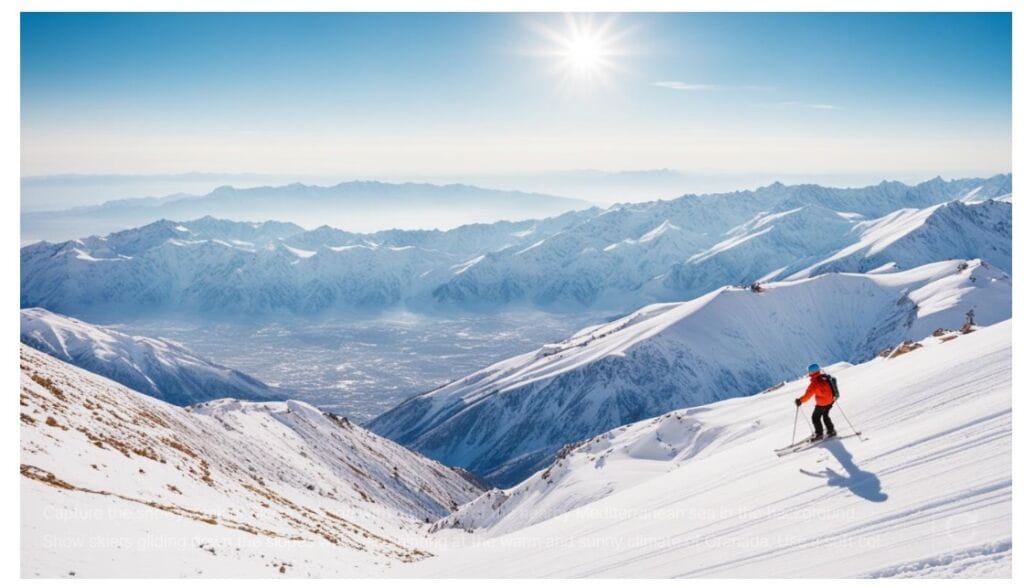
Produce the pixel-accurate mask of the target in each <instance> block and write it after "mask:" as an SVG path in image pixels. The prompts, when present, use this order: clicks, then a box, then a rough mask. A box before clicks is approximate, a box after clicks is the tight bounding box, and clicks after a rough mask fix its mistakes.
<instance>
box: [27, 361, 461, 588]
mask: <svg viewBox="0 0 1024 588" xmlns="http://www.w3.org/2000/svg"><path fill="white" fill-rule="evenodd" d="M21 370H22V383H21V474H22V476H23V479H22V490H21V497H22V498H21V508H22V512H21V520H22V535H21V539H22V545H23V546H24V549H23V550H22V573H23V574H24V575H26V576H34V575H46V576H53V575H57V574H66V573H68V572H71V573H73V574H74V575H76V576H79V577H81V576H104V577H110V576H128V577H139V576H162V577H168V576H171V577H180V576H200V575H202V576H211V575H213V576H232V577H237V576H260V575H266V576H271V575H273V576H279V575H280V574H295V575H300V576H306V575H314V576H322V575H349V576H351V575H364V574H370V573H373V570H374V569H375V568H379V567H380V566H386V565H390V564H391V563H393V562H399V561H411V560H415V559H419V558H421V557H425V556H427V555H428V553H427V552H426V551H424V550H423V549H422V548H423V546H424V540H423V537H422V534H421V533H420V531H419V528H420V526H421V525H423V524H424V521H430V520H434V519H436V518H437V517H440V516H443V515H445V514H447V513H449V512H450V511H451V510H452V509H453V508H455V506H456V505H458V504H462V503H464V502H466V501H468V500H470V499H472V498H474V497H475V496H477V495H478V494H479V493H480V491H481V489H480V488H479V487H478V486H477V485H476V484H475V483H474V482H473V481H471V478H470V477H468V476H465V475H463V474H460V473H459V472H457V471H455V470H452V469H449V468H447V467H445V466H443V465H441V464H439V463H437V462H434V461H432V460H429V459H426V458H424V457H422V456H420V455H417V454H415V453H413V452H411V451H409V450H407V449H405V448H403V447H401V446H399V445H397V444H395V443H393V442H391V441H388V440H387V439H384V438H381V437H378V436H377V435H374V434H372V433H370V432H368V431H366V430H364V429H361V428H360V427H357V426H355V425H353V424H351V423H350V422H348V421H347V420H345V419H344V418H341V417H335V416H333V415H330V414H325V413H322V412H320V411H319V410H317V409H315V408H313V407H312V406H309V405H307V404H304V403H301V402H295V401H287V402H269V403H251V402H243V401H238V400H218V401H213V402H210V403H206V404H202V405H199V406H196V407H194V408H191V409H183V408H179V407H176V406H172V405H170V404H167V403H165V402H162V401H160V400H157V399H154V398H150V397H148V396H144V395H142V394H139V393H137V392H134V391H132V390H129V389H127V388H125V387H123V386H121V385H119V384H116V383H114V382H112V381H111V380H108V379H106V378H103V377H101V376H98V375H95V374H91V373H89V372H86V371H84V370H81V369H79V368H76V367H74V366H71V365H69V364H66V363H64V362H61V361H60V360H57V359H55V358H53V357H50V356H49V355H46V354H44V353H41V352H38V351H36V350H34V349H32V348H29V347H27V346H24V345H22V347H21ZM82 512H85V513H99V514H96V515H95V516H93V517H86V518H83V517H82V516H74V514H75V513H79V514H80V513H82ZM47 513H58V515H60V514H61V513H63V514H64V515H66V516H53V515H52V514H49V515H48V514H47ZM104 513H115V514H116V515H117V516H116V517H114V515H111V516H112V517H114V518H112V519H111V520H106V518H105V514H104ZM54 537H59V538H61V539H62V540H66V541H68V542H70V543H69V544H68V545H74V546H77V547H78V548H76V549H69V548H67V547H68V546H67V545H65V546H64V547H62V546H61V545H57V544H54V542H53V541H52V539H53V538H54ZM160 542H165V543H160ZM166 542H171V543H170V548H171V549H174V550H175V551H174V556H173V557H168V556H167V548H166V547H167V544H166ZM149 545H164V546H165V548H154V549H146V546H149ZM136 546H137V547H138V548H136ZM122 548H123V549H122Z"/></svg>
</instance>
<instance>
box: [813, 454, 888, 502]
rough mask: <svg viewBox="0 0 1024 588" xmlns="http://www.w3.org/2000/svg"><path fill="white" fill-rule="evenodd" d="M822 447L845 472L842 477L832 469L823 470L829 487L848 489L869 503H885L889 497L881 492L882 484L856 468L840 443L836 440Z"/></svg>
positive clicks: (873, 475) (874, 476) (875, 477)
mask: <svg viewBox="0 0 1024 588" xmlns="http://www.w3.org/2000/svg"><path fill="white" fill-rule="evenodd" d="M824 447H825V449H827V450H828V451H829V453H831V454H832V456H833V457H835V458H836V461H838V462H839V465H841V466H843V469H844V470H846V475H845V476H844V475H842V474H840V473H839V472H837V471H835V470H833V469H832V468H825V476H826V477H827V478H828V485H829V486H836V487H839V488H848V489H849V490H850V492H853V493H854V494H856V495H857V496H860V497H861V498H863V499H865V500H870V501H871V502H885V501H886V500H888V499H889V495H888V494H886V493H885V492H882V482H881V481H880V480H879V479H878V476H876V475H875V474H873V473H871V472H865V471H864V470H862V469H860V468H859V467H857V464H855V463H853V456H852V455H850V452H849V451H847V449H846V447H845V446H844V445H843V443H842V441H840V440H838V439H836V440H834V441H832V442H831V443H825V444H824Z"/></svg>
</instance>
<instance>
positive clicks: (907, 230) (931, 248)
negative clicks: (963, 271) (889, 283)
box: [795, 200, 1013, 277]
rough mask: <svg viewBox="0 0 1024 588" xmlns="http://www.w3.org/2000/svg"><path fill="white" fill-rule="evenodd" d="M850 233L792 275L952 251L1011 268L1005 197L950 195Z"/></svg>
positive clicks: (909, 263) (923, 259)
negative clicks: (967, 199) (970, 200)
mask: <svg viewBox="0 0 1024 588" xmlns="http://www.w3.org/2000/svg"><path fill="white" fill-rule="evenodd" d="M853 235H854V236H855V238H856V240H855V241H854V242H853V243H851V244H849V245H848V246H846V247H843V248H842V249H840V250H839V251H837V252H836V253H835V254H833V255H831V256H829V257H827V258H825V259H823V260H821V261H819V262H817V263H815V264H813V265H811V266H810V267H808V268H807V269H805V270H803V271H800V272H797V273H796V274H795V276H796V277H802V276H806V275H817V274H822V273H825V272H837V271H838V272H864V271H870V270H873V269H876V268H879V267H884V266H886V265H893V266H896V267H913V266H917V265H920V264H923V263H929V262H932V261H939V260H941V259H942V258H943V257H942V256H943V255H947V254H948V252H952V251H957V252H962V253H963V254H964V255H965V256H966V257H981V258H984V259H985V260H986V261H988V262H989V263H991V264H992V265H994V266H996V267H997V268H999V269H1001V270H1003V271H1007V272H1009V271H1012V268H1011V265H1012V264H1011V257H1012V252H1011V241H1012V239H1011V238H1012V235H1013V224H1012V208H1011V204H1010V203H1009V202H997V201H994V200H988V201H983V202H980V203H976V204H965V203H963V202H960V201H953V202H948V203H945V204H938V205H936V206H931V207H928V208H923V209H920V210H915V209H907V210H899V211H896V212H894V213H892V214H888V215H886V216H884V217H882V218H880V219H877V220H872V221H864V222H861V223H858V224H857V225H856V226H855V227H854V229H853Z"/></svg>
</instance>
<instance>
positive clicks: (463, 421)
mask: <svg viewBox="0 0 1024 588" xmlns="http://www.w3.org/2000/svg"><path fill="white" fill-rule="evenodd" d="M1010 297H1011V282H1010V278H1009V276H1008V275H1006V274H1005V273H1003V272H1001V271H999V270H997V269H995V268H993V267H991V266H990V265H989V264H987V263H985V262H982V261H979V260H974V261H958V260H952V261H943V262H937V263H933V264H929V265H924V266H921V267H918V268H914V269H911V270H906V271H902V272H894V273H879V274H840V273H831V274H822V275H818V276H815V277H812V278H804V279H799V280H790V281H784V282H775V283H771V284H769V285H767V286H766V287H765V290H764V291H763V292H761V293H757V292H754V291H752V290H750V289H749V288H748V289H743V288H736V287H723V288H719V289H717V290H715V291H713V292H711V293H709V294H706V295H704V296H701V297H699V298H696V299H693V300H690V301H687V302H679V303H665V304H655V305H651V306H647V307H644V308H642V309H640V310H638V311H636V312H634V313H632V314H629V315H627V316H625V317H623V318H621V319H619V320H616V321H612V322H610V323H607V324H602V325H597V326H594V327H590V328H587V329H584V330H582V331H580V332H579V333H577V334H575V335H574V336H572V337H571V338H569V339H567V340H565V341H562V342H560V343H557V344H550V345H545V346H544V347H542V348H540V349H538V350H536V351H534V352H530V353H525V354H522V355H519V356H516V357H513V358H510V359H507V360H504V361H501V362H498V363H496V364H494V365H492V366H490V367H487V368H484V369H482V370H480V371H478V372H476V373H473V374H471V375H468V376H466V377H464V378H461V379H458V380H455V381H453V382H451V383H449V384H447V385H445V386H442V387H441V388H439V389H436V390H433V391H430V392H426V393H423V394H421V395H418V396H415V397H413V398H411V399H409V400H407V401H405V402H404V403H402V404H400V405H399V406H397V407H396V408H394V409H392V410H391V411H389V412H387V413H385V414H383V415H381V416H379V417H377V418H376V419H374V420H373V421H371V422H370V423H369V425H368V426H369V427H370V429H372V430H374V431H375V432H377V433H379V434H382V435H384V436H387V437H390V438H392V439H394V440H396V441H398V442H399V443H402V444H403V445H406V446H408V447H410V448H413V449H415V450H417V451H420V452H422V453H424V454H425V455H428V456H430V457H433V458H435V459H438V460H439V461H442V462H444V463H447V464H450V465H457V466H460V467H464V468H466V469H468V470H470V471H473V472H474V473H476V474H478V475H480V476H482V477H484V478H485V479H487V480H488V481H490V482H491V483H494V484H496V485H498V486H509V485H512V484H515V483H518V482H520V481H522V480H523V479H525V478H526V477H528V476H529V475H531V474H533V473H534V472H536V471H538V470H540V469H541V468H543V467H545V466H547V465H548V464H549V463H551V461H552V460H553V459H554V457H555V455H556V454H557V453H558V451H559V450H560V448H562V447H563V446H564V445H566V444H568V443H573V442H577V441H580V440H583V439H587V438H589V437H591V436H593V435H596V434H599V433H601V432H602V431H607V430H610V429H613V428H615V427H617V426H620V425H623V424H627V423H631V422H635V421H638V420H641V419H645V418H649V417H653V416H655V415H658V414H663V413H665V412H668V411H670V410H674V409H679V408H684V407H688V406H698V405H702V404H707V403H709V402H714V401H718V400H723V399H726V398H733V397H737V396H745V395H749V394H753V393H755V392H757V391H759V390H762V389H764V388H766V387H768V386H770V385H773V384H775V383H778V382H781V381H784V380H786V379H790V378H792V377H794V376H796V375H798V374H799V373H800V372H801V370H802V369H803V367H804V366H806V365H807V364H808V363H810V362H811V361H818V362H820V363H831V362H835V361H854V362H856V361H863V360H866V359H868V358H870V357H873V356H874V355H875V354H877V353H879V352H880V351H881V350H882V349H883V348H886V347H892V346H894V345H896V344H899V343H900V342H902V341H903V340H905V339H919V338H921V337H924V336H926V335H928V334H930V333H932V332H933V331H934V330H936V329H938V328H946V329H955V328H959V327H960V326H961V325H962V324H963V323H964V322H965V314H966V313H967V312H968V311H971V310H973V311H974V317H975V320H976V321H977V322H978V324H983V325H985V324H992V323H995V322H998V321H1002V320H1006V319H1007V318H1009V317H1010Z"/></svg>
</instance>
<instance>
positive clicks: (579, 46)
mask: <svg viewBox="0 0 1024 588" xmlns="http://www.w3.org/2000/svg"><path fill="white" fill-rule="evenodd" d="M615 20H616V19H615V18H614V17H605V18H603V19H600V20H599V19H598V18H596V17H594V16H592V15H582V14H567V15H566V16H565V22H564V27H562V28H559V29H554V28H550V27H547V26H538V27H537V28H538V30H539V31H540V32H541V33H542V34H543V36H544V37H545V38H546V39H547V40H548V42H549V43H550V44H549V45H548V47H547V48H546V49H545V50H544V51H542V54H543V55H546V56H548V57H551V58H553V62H554V65H555V68H556V70H557V73H558V74H559V75H561V77H562V78H563V85H564V86H567V87H575V88H577V89H592V88H593V87H594V86H596V85H607V84H608V83H609V82H610V78H611V74H612V73H614V71H615V70H616V69H617V64H616V63H615V57H616V56H619V55H622V54H623V50H622V47H621V45H620V42H621V40H622V38H623V36H624V34H625V31H616V30H614V25H615Z"/></svg>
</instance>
